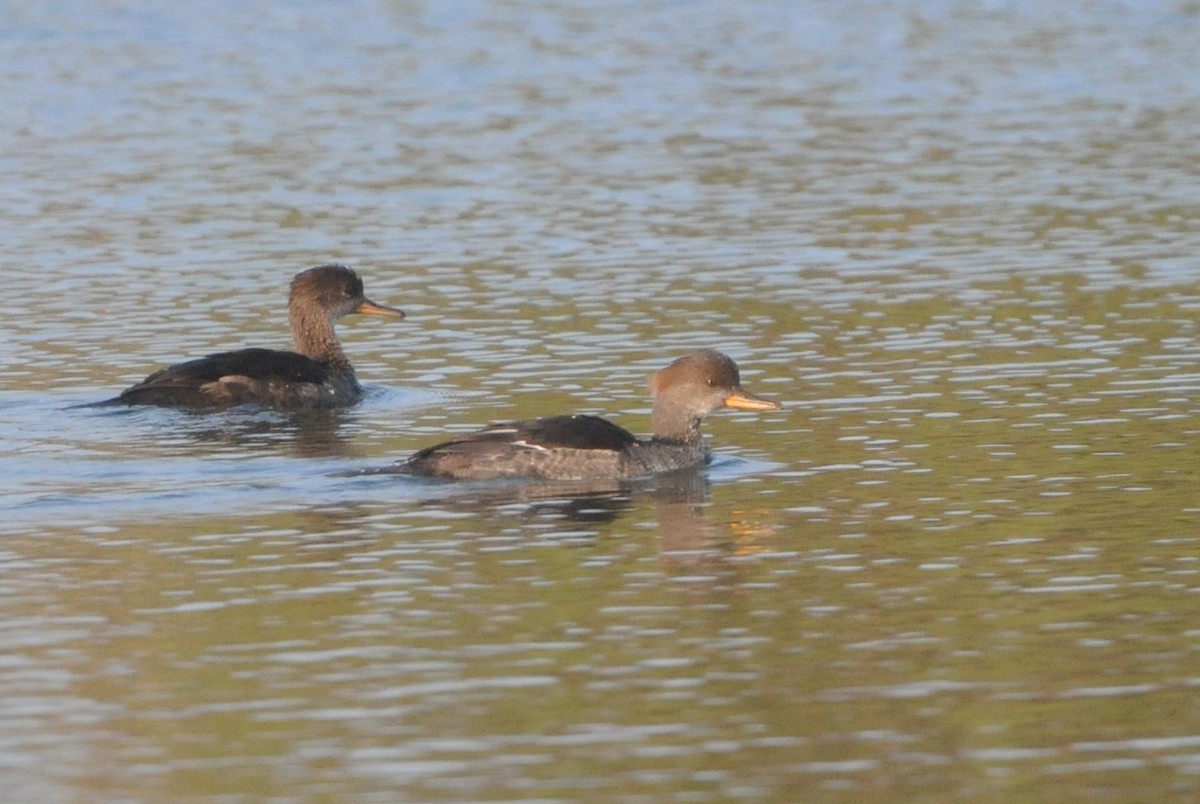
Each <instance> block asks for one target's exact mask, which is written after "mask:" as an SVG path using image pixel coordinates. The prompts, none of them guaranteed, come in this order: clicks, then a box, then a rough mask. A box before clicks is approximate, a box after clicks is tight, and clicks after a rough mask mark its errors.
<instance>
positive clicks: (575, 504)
mask: <svg viewBox="0 0 1200 804" xmlns="http://www.w3.org/2000/svg"><path fill="white" fill-rule="evenodd" d="M371 473H373V472H371V471H368V472H364V474H371ZM431 485H435V488H436V489H437V492H439V493H435V494H433V495H431V496H425V495H422V500H421V504H423V505H427V506H436V507H439V508H444V509H451V510H455V511H470V512H477V513H484V514H501V515H505V516H513V517H516V518H518V519H520V520H521V521H523V522H538V523H548V524H550V525H554V524H555V523H566V524H570V525H591V526H598V525H610V524H612V523H615V522H617V521H618V520H620V519H621V518H622V517H624V516H627V515H628V514H630V512H632V511H633V510H634V509H635V508H637V507H639V506H641V505H642V504H643V503H645V502H650V503H652V504H653V506H654V519H655V520H656V521H657V523H658V530H659V533H660V539H661V545H662V548H663V550H665V551H669V552H676V551H678V552H688V551H702V550H709V549H711V548H712V547H713V546H714V545H716V544H717V543H718V539H716V538H715V537H714V535H713V534H714V530H713V528H712V526H711V525H710V523H709V522H708V520H707V518H706V516H705V509H706V507H707V503H708V499H709V495H710V481H709V479H708V476H707V473H706V472H705V471H704V470H703V469H684V470H680V471H675V472H668V473H665V474H661V475H655V476H652V477H646V478H638V479H632V480H631V479H615V478H614V479H604V480H577V481H547V480H523V481H503V482H489V483H485V484H462V483H453V484H450V483H441V482H435V484H431ZM440 492H444V493H440ZM572 533H573V536H574V537H576V538H577V537H578V535H579V534H578V532H576V531H572ZM545 535H550V536H553V535H554V534H553V532H551V533H548V534H545ZM591 536H592V537H593V538H595V537H598V536H599V532H593V533H592V534H591ZM726 541H727V542H728V539H727V540H726Z"/></svg>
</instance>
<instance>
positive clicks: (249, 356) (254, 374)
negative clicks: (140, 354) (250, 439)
mask: <svg viewBox="0 0 1200 804" xmlns="http://www.w3.org/2000/svg"><path fill="white" fill-rule="evenodd" d="M350 313H360V314H363V315H377V316H385V317H388V318H403V317H404V312H403V311H402V310H397V309H395V308H392V307H385V306H383V305H381V304H376V303H375V302H373V301H370V300H369V299H367V298H366V296H364V295H363V283H362V279H360V278H359V276H358V274H356V273H355V272H354V271H352V270H350V269H349V268H347V267H346V266H344V265H338V264H329V265H320V266H317V267H316V268H310V269H308V270H307V271H302V272H301V273H299V274H297V275H296V277H295V278H294V279H293V280H292V286H291V292H290V293H289V295H288V322H289V323H290V324H291V328H292V340H293V341H294V344H295V347H296V351H294V352H288V351H283V350H277V349H239V350H237V351H233V352H220V353H218V354H212V355H208V356H207V357H201V358H198V359H196V360H188V361H186V362H184V363H177V364H175V365H173V366H169V367H168V368H164V369H161V370H159V371H156V372H154V373H153V374H151V375H150V376H149V377H147V378H146V379H144V380H142V381H141V382H139V383H138V384H137V385H134V386H133V387H131V388H128V389H126V390H125V391H123V392H121V394H120V396H116V397H114V398H112V399H107V400H104V401H103V402H98V403H95V404H96V405H160V406H166V407H189V408H223V407H230V406H232V405H241V404H245V403H254V404H258V405H262V406H264V407H270V408H281V409H311V408H336V407H344V406H346V405H352V404H354V403H355V402H357V401H358V400H359V398H360V397H361V396H362V388H361V387H360V386H359V384H358V379H357V378H356V377H355V376H354V368H353V367H352V366H351V365H350V360H349V359H348V358H347V357H346V354H345V352H343V351H342V346H341V344H340V343H339V342H338V338H337V334H336V333H335V332H334V329H333V324H334V322H335V321H336V320H337V319H339V318H341V317H342V316H344V315H349V314H350Z"/></svg>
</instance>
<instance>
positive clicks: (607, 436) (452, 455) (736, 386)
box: [375, 349, 781, 480]
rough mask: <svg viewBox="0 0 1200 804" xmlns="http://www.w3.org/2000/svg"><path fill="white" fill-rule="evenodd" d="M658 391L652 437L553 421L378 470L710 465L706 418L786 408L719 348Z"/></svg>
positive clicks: (673, 370)
mask: <svg viewBox="0 0 1200 804" xmlns="http://www.w3.org/2000/svg"><path fill="white" fill-rule="evenodd" d="M650 390H651V393H652V394H653V396H654V407H653V411H652V413H651V419H652V422H653V426H654V435H653V436H652V437H650V438H644V439H643V438H638V437H637V436H635V435H633V433H630V432H629V431H628V430H626V429H625V428H623V427H619V426H617V425H615V424H613V423H612V422H610V421H608V420H606V419H602V418H600V417H598V416H587V415H574V416H549V417H546V418H540V419H531V420H528V421H517V422H508V423H505V424H495V425H492V426H490V427H487V428H485V429H483V430H479V431H477V432H474V433H468V434H466V435H462V436H459V437H457V438H454V439H451V440H450V441H446V442H444V443H441V444H436V445H434V446H432V447H427V448H426V449H423V450H421V451H420V452H417V453H415V454H414V455H413V456H411V457H410V458H408V459H407V460H406V461H403V462H401V463H398V464H396V465H394V466H391V467H387V468H385V469H380V470H375V471H376V472H385V473H400V474H412V475H422V476H429V477H445V478H454V479H458V480H489V479H496V478H507V477H526V478H547V479H558V480H586V479H606V478H632V477H640V476H643V475H652V474H658V473H660V472H671V471H674V470H677V469H685V468H689V467H695V466H702V465H704V464H706V463H708V462H709V460H710V459H711V457H712V453H711V452H710V450H709V448H708V446H707V445H706V444H705V443H704V438H703V437H702V436H701V435H700V420H701V419H703V418H704V416H705V415H706V414H708V413H711V412H712V411H714V410H718V409H720V408H735V409H737V410H753V411H766V410H778V409H779V408H780V407H781V405H780V404H779V403H778V402H775V401H772V400H768V399H762V398H760V397H757V396H753V395H751V394H749V393H747V392H746V391H745V390H744V389H743V388H742V386H741V379H740V377H739V375H738V367H737V364H736V363H734V362H733V360H731V359H730V358H729V357H727V356H726V355H723V354H721V353H720V352H716V351H713V350H711V349H704V350H701V351H698V352H693V353H692V354H689V355H686V356H685V357H681V358H679V359H678V360H676V361H675V362H673V363H671V364H670V365H669V366H667V367H666V368H664V369H662V370H660V371H657V372H655V373H654V374H652V375H651V376H650Z"/></svg>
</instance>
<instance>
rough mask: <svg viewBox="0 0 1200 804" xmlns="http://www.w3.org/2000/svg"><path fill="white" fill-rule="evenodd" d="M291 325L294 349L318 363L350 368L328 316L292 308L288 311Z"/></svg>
mask: <svg viewBox="0 0 1200 804" xmlns="http://www.w3.org/2000/svg"><path fill="white" fill-rule="evenodd" d="M288 320H289V322H290V323H291V326H292V341H293V342H294V344H295V346H296V351H297V352H299V353H300V354H302V355H304V356H305V357H308V358H311V359H313V360H315V361H317V362H318V363H325V364H327V365H330V366H333V367H335V368H339V369H345V370H349V369H350V360H349V358H347V357H346V353H345V352H343V351H342V345H341V343H339V342H338V338H337V333H335V332H334V331H333V322H332V321H331V320H330V319H329V317H328V316H325V315H322V314H320V313H312V312H310V311H307V310H304V309H293V310H291V311H290V312H289V313H288Z"/></svg>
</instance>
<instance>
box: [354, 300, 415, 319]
mask: <svg viewBox="0 0 1200 804" xmlns="http://www.w3.org/2000/svg"><path fill="white" fill-rule="evenodd" d="M354 312H356V313H359V314H361V315H381V316H384V317H385V318H404V311H403V310H397V309H396V308H395V307H384V306H383V305H382V304H376V303H375V302H373V301H371V300H369V299H363V302H362V304H360V305H358V306H357V307H355V308H354Z"/></svg>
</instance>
